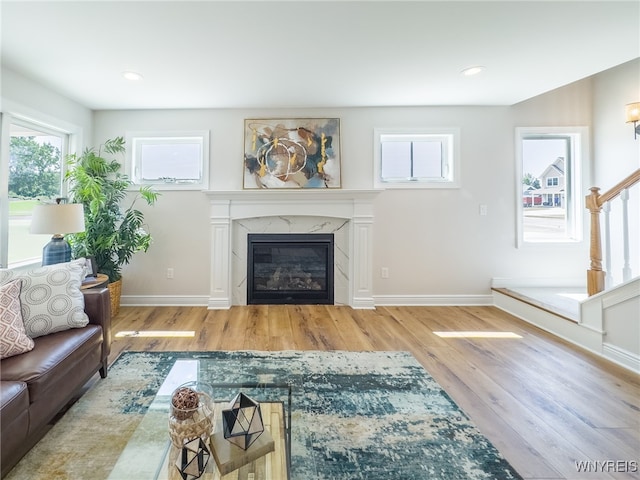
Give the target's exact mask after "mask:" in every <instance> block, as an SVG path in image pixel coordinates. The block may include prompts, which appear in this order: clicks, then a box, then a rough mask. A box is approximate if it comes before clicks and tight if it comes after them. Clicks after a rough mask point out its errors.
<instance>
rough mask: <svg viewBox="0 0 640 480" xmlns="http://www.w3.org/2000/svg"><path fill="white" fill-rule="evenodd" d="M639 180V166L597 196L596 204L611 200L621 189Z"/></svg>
mask: <svg viewBox="0 0 640 480" xmlns="http://www.w3.org/2000/svg"><path fill="white" fill-rule="evenodd" d="M638 182H640V168H639V169H638V170H636V171H635V172H633V173H631V175H629V176H628V177H627V178H625V179H624V180H622V181H621V182H618V183H617V184H616V185H614V186H613V187H611V188H610V189H609V190H607V191H606V192H604V193H603V194H601V195H600V196H599V197H598V205H600V206H602V205H604V204H605V203H607V202H608V201H609V200H613V199H614V198H616V197H617V196H618V195H620V193H622V191H623V190H626V189H627V188H629V187H632V186H634V185H635V184H636V183H638Z"/></svg>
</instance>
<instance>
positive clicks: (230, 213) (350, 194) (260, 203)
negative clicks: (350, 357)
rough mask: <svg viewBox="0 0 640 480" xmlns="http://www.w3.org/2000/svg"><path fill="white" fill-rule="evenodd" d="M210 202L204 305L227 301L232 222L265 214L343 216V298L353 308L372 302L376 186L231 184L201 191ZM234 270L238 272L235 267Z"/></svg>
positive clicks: (222, 305)
mask: <svg viewBox="0 0 640 480" xmlns="http://www.w3.org/2000/svg"><path fill="white" fill-rule="evenodd" d="M204 193H205V194H206V195H207V196H208V197H209V202H210V205H211V210H210V225H211V274H210V275H211V280H210V298H209V308H211V309H225V308H230V307H231V305H233V301H232V288H233V287H232V286H233V285H238V284H239V283H241V280H242V279H239V278H233V277H234V273H233V272H234V271H236V272H237V271H238V270H240V271H241V270H242V269H241V268H240V269H238V268H234V265H232V262H234V261H239V260H238V258H237V257H238V255H235V256H234V253H233V246H234V241H237V239H234V238H233V235H234V233H233V232H234V228H233V225H234V223H235V222H239V221H241V220H243V219H253V218H265V217H279V218H285V219H286V218H291V217H311V218H312V217H327V218H336V219H345V220H347V228H348V235H347V236H346V238H347V245H345V248H346V250H348V251H347V252H346V254H347V257H348V268H347V271H346V272H345V274H346V276H347V277H348V286H347V287H346V288H347V289H348V292H346V293H345V295H344V298H345V299H346V303H348V304H349V305H351V306H352V307H353V308H374V303H373V290H372V288H373V285H372V282H373V274H372V262H373V238H372V233H373V220H374V209H373V201H374V199H375V197H376V196H377V194H378V193H380V192H379V190H343V189H327V190H232V191H211V190H209V191H205V192H204ZM236 275H238V274H237V273H236Z"/></svg>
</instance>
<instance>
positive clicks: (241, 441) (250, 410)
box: [222, 393, 264, 450]
mask: <svg viewBox="0 0 640 480" xmlns="http://www.w3.org/2000/svg"><path fill="white" fill-rule="evenodd" d="M222 425H223V433H224V438H226V439H227V440H228V441H229V442H231V443H233V444H234V445H237V446H238V447H240V448H242V449H243V450H246V449H247V448H249V447H250V446H251V444H253V442H255V441H256V440H257V439H258V437H259V436H260V435H261V434H262V432H264V424H263V422H262V412H261V410H260V404H259V403H258V402H256V401H255V400H252V399H251V398H249V397H247V396H246V395H245V394H244V393H239V394H238V395H236V396H235V398H234V399H233V400H231V402H230V403H229V408H228V409H225V410H222Z"/></svg>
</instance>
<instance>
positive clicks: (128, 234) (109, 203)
mask: <svg viewBox="0 0 640 480" xmlns="http://www.w3.org/2000/svg"><path fill="white" fill-rule="evenodd" d="M124 144H125V142H124V139H123V138H122V137H116V138H114V139H111V140H107V141H106V142H105V143H104V144H103V145H101V147H100V148H99V149H98V150H97V151H96V150H95V149H94V148H88V149H86V150H85V151H84V152H83V153H82V154H81V155H76V154H71V155H68V156H67V165H68V170H67V173H66V175H65V178H66V180H67V181H68V182H69V197H70V201H72V202H74V203H82V204H83V205H84V218H85V231H84V232H80V233H75V234H72V235H68V236H67V239H68V240H69V243H70V245H71V249H72V252H73V256H74V257H76V258H78V257H86V256H91V255H92V256H94V257H95V259H96V264H97V268H98V272H100V273H103V274H105V275H108V277H109V282H115V281H118V280H119V279H120V278H121V277H122V267H123V266H124V265H126V264H128V263H129V262H130V260H131V257H132V256H133V254H134V253H136V252H141V251H142V252H146V251H147V249H148V248H149V246H150V245H151V234H150V233H148V232H147V231H146V230H145V229H144V226H145V224H144V215H143V213H142V212H141V211H140V210H137V209H136V208H135V206H136V203H137V202H138V200H144V201H145V202H146V203H147V204H148V205H153V204H154V203H155V202H156V200H157V198H158V193H157V192H155V191H153V190H152V189H151V188H150V187H148V186H147V187H142V188H140V189H139V190H138V191H136V193H135V196H134V198H133V200H131V203H130V204H129V206H128V207H127V208H123V207H122V203H123V202H124V201H125V200H127V196H128V195H127V191H128V190H129V188H130V186H131V185H132V182H131V180H129V177H128V176H127V175H124V174H122V173H120V167H121V164H120V163H119V162H118V161H117V160H115V159H106V158H104V157H103V155H102V152H103V151H104V152H105V153H106V154H109V155H112V156H113V155H119V154H123V153H124V151H125V145H124Z"/></svg>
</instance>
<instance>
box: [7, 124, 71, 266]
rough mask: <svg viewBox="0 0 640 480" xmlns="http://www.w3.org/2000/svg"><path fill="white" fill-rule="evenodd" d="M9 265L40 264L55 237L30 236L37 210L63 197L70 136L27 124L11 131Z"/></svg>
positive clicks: (13, 127) (13, 125)
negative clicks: (34, 209) (65, 163)
mask: <svg viewBox="0 0 640 480" xmlns="http://www.w3.org/2000/svg"><path fill="white" fill-rule="evenodd" d="M9 131H10V139H9V140H10V143H9V175H8V180H9V182H8V192H7V193H8V200H9V202H8V203H9V216H8V232H9V235H8V239H7V262H8V265H9V266H11V265H15V264H19V263H26V262H31V261H37V260H40V259H41V258H42V248H43V247H44V245H46V244H47V243H48V242H49V239H50V238H51V235H35V234H31V233H29V227H30V225H31V215H32V211H33V208H34V207H35V205H37V204H38V203H39V202H47V201H53V200H54V199H55V198H56V197H60V196H62V161H63V157H64V155H65V154H66V152H65V149H66V144H67V135H66V134H62V133H59V132H52V131H47V130H46V129H44V128H42V127H38V126H35V125H29V124H27V123H22V122H20V123H17V122H16V123H11V125H10V127H9Z"/></svg>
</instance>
